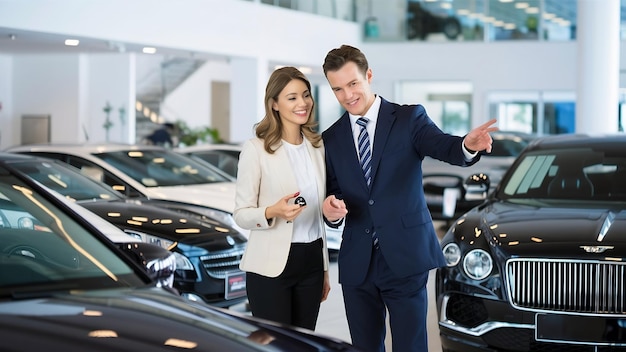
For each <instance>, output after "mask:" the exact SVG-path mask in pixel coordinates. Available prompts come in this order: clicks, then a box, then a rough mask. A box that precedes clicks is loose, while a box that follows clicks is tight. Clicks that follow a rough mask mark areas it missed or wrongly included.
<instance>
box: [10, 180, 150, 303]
mask: <svg viewBox="0 0 626 352" xmlns="http://www.w3.org/2000/svg"><path fill="white" fill-rule="evenodd" d="M6 175H8V173H6V174H5V176H0V267H2V270H0V294H11V295H19V294H20V293H24V294H26V293H28V292H33V291H37V292H41V291H51V290H70V289H73V288H75V287H80V288H89V287H100V288H106V287H122V286H129V285H141V284H142V282H141V281H140V279H139V277H137V276H136V275H135V274H134V273H133V270H132V268H131V267H129V266H128V265H127V264H126V263H124V262H123V261H122V260H121V259H120V258H119V257H117V256H116V255H115V254H113V253H112V252H111V249H110V248H108V247H107V246H106V245H105V244H104V242H103V241H105V239H102V240H98V239H97V238H96V237H94V236H93V235H92V234H91V233H90V232H89V231H88V230H87V229H85V228H84V227H82V226H81V225H80V224H78V223H76V222H75V221H73V220H72V219H71V218H70V217H69V216H67V215H66V214H65V213H64V211H61V210H59V209H58V208H56V207H55V205H54V204H52V203H50V202H49V201H48V200H46V199H45V198H43V197H41V196H39V195H38V194H37V193H35V192H33V191H32V190H31V189H30V188H29V187H28V186H26V185H24V184H23V183H22V182H21V181H19V180H17V179H15V178H14V177H12V176H6ZM48 283H53V285H52V286H50V287H48V286H47V284H48Z"/></svg>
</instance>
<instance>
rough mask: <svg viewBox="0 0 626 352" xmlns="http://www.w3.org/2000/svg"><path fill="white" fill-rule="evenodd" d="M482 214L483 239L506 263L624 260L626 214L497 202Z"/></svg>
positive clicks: (605, 210)
mask: <svg viewBox="0 0 626 352" xmlns="http://www.w3.org/2000/svg"><path fill="white" fill-rule="evenodd" d="M482 214H484V215H483V216H484V217H483V218H482V219H481V222H483V224H484V225H483V226H482V229H483V230H484V231H486V232H487V234H488V235H487V236H485V239H486V240H487V241H488V242H489V243H490V245H491V246H492V247H493V248H496V249H497V250H498V251H502V252H503V253H506V256H507V257H510V256H536V255H537V254H540V255H541V256H543V257H546V256H551V257H572V256H575V257H577V258H580V256H581V254H585V253H587V255H585V257H586V258H587V257H588V258H589V259H604V258H606V257H617V258H623V257H626V211H625V210H615V211H613V210H609V209H608V208H605V209H598V208H585V207H584V206H581V205H576V206H574V205H570V206H563V207H554V206H549V207H548V206H539V205H538V206H530V205H520V204H513V203H507V202H496V203H493V204H491V205H489V206H487V207H486V208H485V209H484V210H483V213H482ZM581 246H590V247H591V248H589V249H585V248H583V247H581ZM594 251H595V252H597V253H590V252H594Z"/></svg>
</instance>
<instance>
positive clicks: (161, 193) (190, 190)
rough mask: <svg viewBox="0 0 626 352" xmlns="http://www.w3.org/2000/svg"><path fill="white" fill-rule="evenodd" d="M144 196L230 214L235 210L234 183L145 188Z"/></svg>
mask: <svg viewBox="0 0 626 352" xmlns="http://www.w3.org/2000/svg"><path fill="white" fill-rule="evenodd" d="M145 195H146V197H148V198H154V199H166V200H174V201H179V202H185V203H191V204H198V205H202V206H210V207H212V208H217V209H219V210H222V211H225V212H229V213H232V212H233V211H234V209H235V183H234V182H218V183H207V184H201V185H189V186H172V187H146V194H145ZM209 200H210V201H209Z"/></svg>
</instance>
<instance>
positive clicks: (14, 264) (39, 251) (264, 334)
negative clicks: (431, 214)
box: [0, 161, 355, 352]
mask: <svg viewBox="0 0 626 352" xmlns="http://www.w3.org/2000/svg"><path fill="white" fill-rule="evenodd" d="M7 164H8V162H6V161H2V162H0V219H1V221H2V222H1V223H0V341H2V348H0V349H1V350H3V351H182V350H191V351H290V352H291V351H343V352H350V351H355V349H354V348H353V347H352V346H351V345H349V344H348V343H346V342H343V341H340V340H338V339H333V338H328V337H323V336H320V335H318V334H315V333H313V332H312V331H308V330H304V329H295V328H289V327H287V326H280V325H277V324H274V323H271V322H268V321H263V320H259V319H255V318H253V317H250V316H247V315H244V314H241V313H236V312H232V311H230V310H227V309H223V308H219V307H214V306H211V305H208V304H205V303H203V302H193V301H190V300H188V299H185V298H183V297H181V296H179V295H177V294H174V293H173V292H172V291H171V290H168V289H166V288H164V287H159V286H158V285H157V284H156V282H155V281H154V280H153V279H152V278H151V277H150V276H149V275H148V274H147V272H146V271H145V269H144V267H142V266H141V265H139V263H138V262H136V261H134V260H132V259H131V257H129V256H127V255H125V254H124V253H123V252H122V251H121V250H120V249H119V248H118V247H117V246H116V245H115V243H113V242H112V241H111V239H110V236H109V235H107V233H109V234H110V233H115V232H117V235H118V236H120V237H121V238H125V237H129V236H128V235H126V234H124V233H123V232H122V231H121V230H119V229H118V228H117V227H115V226H114V225H112V224H111V223H108V222H106V221H104V220H102V219H101V218H99V217H97V216H95V215H93V214H91V215H92V216H93V219H90V218H88V217H87V218H86V217H83V215H82V214H84V213H88V212H86V211H85V209H84V208H82V207H80V206H79V205H77V204H76V203H74V202H71V201H69V200H67V199H66V198H64V197H62V196H60V195H59V194H58V193H56V192H51V191H50V189H48V188H46V187H44V186H42V184H41V183H39V182H36V181H34V180H33V179H32V178H30V177H25V176H24V175H23V174H18V173H15V172H14V171H13V169H12V168H8V167H6V166H7ZM98 220H99V221H98ZM140 244H142V245H145V243H140ZM151 247H154V246H151ZM156 248H158V247H156Z"/></svg>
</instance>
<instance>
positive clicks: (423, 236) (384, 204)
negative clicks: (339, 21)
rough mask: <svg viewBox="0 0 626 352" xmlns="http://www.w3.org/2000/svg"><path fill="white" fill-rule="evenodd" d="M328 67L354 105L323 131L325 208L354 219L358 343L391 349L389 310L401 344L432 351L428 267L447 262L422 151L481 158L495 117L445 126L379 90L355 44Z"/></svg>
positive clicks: (347, 288) (345, 283)
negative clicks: (451, 128)
mask: <svg viewBox="0 0 626 352" xmlns="http://www.w3.org/2000/svg"><path fill="white" fill-rule="evenodd" d="M323 69H324V74H325V75H326V79H327V80H328V83H329V84H330V87H331V89H332V90H333V92H334V93H335V96H336V97H337V100H338V101H339V103H340V104H341V105H342V106H343V108H345V109H346V113H344V114H343V116H341V118H339V120H337V122H335V123H334V124H333V125H332V126H331V127H329V128H328V129H327V130H326V131H324V132H323V133H322V137H323V139H324V145H325V148H326V177H327V178H326V180H327V194H328V197H327V198H326V200H325V201H324V205H323V210H324V216H325V217H326V220H327V222H329V223H330V224H331V225H332V224H335V225H338V224H340V223H341V222H342V221H343V220H345V227H344V230H343V240H342V244H341V250H340V251H339V259H338V260H339V282H340V283H341V285H342V291H343V297H344V304H345V309H346V315H347V318H348V325H349V328H350V336H351V338H352V343H353V344H354V345H355V346H356V347H359V348H361V349H363V350H364V351H384V350H385V333H386V325H385V320H386V311H387V310H388V311H389V321H390V325H391V331H392V346H393V351H401V352H408V351H421V352H425V351H428V341H427V336H426V310H427V306H428V301H427V297H426V282H427V280H428V272H429V270H431V269H433V268H437V267H440V266H443V265H445V262H444V259H443V254H442V252H441V248H440V247H439V240H438V238H437V236H436V233H435V229H434V226H433V223H432V219H431V216H430V212H429V210H428V208H427V206H426V201H425V199H424V190H423V186H422V166H421V165H422V160H423V159H424V157H425V156H431V157H434V158H436V159H439V160H443V161H446V162H448V163H450V164H454V165H460V166H469V165H472V164H474V163H475V162H477V161H478V159H479V156H478V151H482V150H485V151H486V152H490V151H491V142H492V139H491V136H490V135H489V133H490V132H492V131H495V130H497V128H496V127H493V126H492V125H493V124H494V123H495V122H496V120H495V119H494V120H491V121H488V122H487V123H485V124H483V125H482V126H480V127H478V128H476V129H474V130H472V131H471V132H469V133H468V134H467V135H465V136H464V137H459V136H453V135H449V134H446V133H444V132H442V131H441V130H440V129H439V128H438V127H437V126H436V125H435V124H434V122H433V121H432V120H431V119H430V118H429V117H428V115H427V114H426V111H425V110H424V108H423V107H422V106H421V105H398V104H395V103H391V102H388V101H386V100H385V99H383V98H382V97H380V96H378V95H376V94H374V93H373V92H372V91H371V88H370V83H371V80H372V70H371V68H369V66H368V63H367V59H366V58H365V55H364V54H363V53H362V52H361V51H360V50H359V49H357V48H354V47H351V46H348V45H343V46H341V47H340V48H337V49H333V50H331V51H330V52H329V53H328V54H327V56H326V59H325V60H324V64H323ZM361 117H364V118H366V120H363V121H359V122H357V120H358V119H359V118H361ZM361 126H363V128H362V127H361ZM362 129H363V130H364V131H361V130H362Z"/></svg>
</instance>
